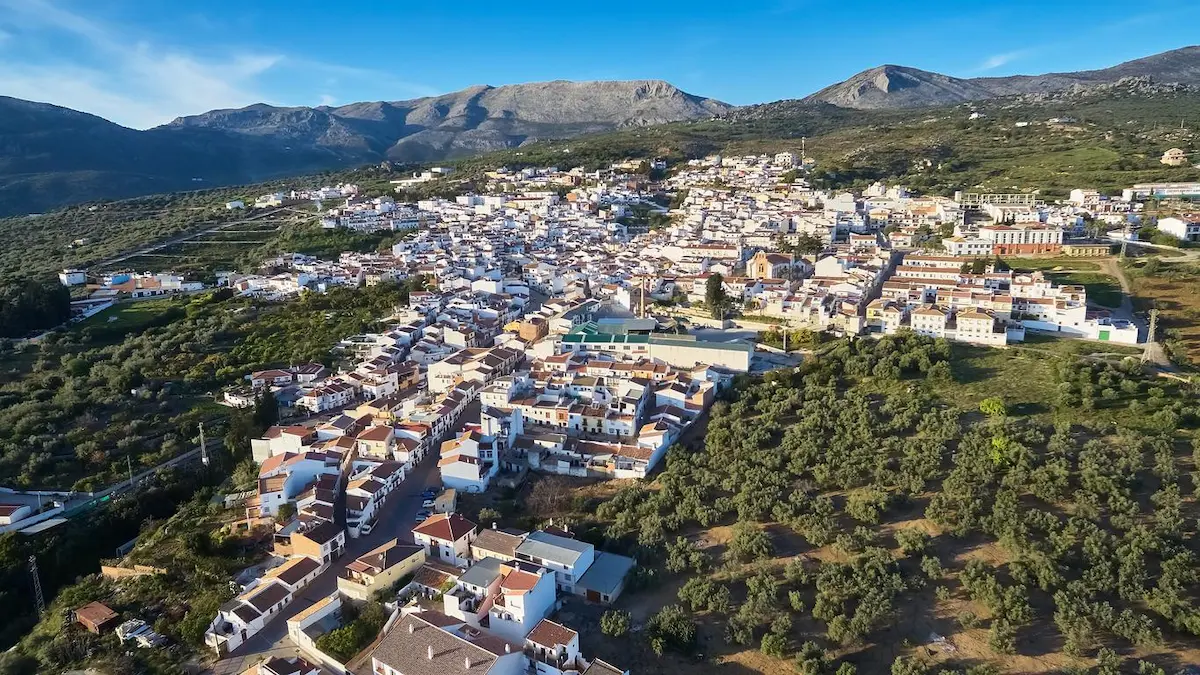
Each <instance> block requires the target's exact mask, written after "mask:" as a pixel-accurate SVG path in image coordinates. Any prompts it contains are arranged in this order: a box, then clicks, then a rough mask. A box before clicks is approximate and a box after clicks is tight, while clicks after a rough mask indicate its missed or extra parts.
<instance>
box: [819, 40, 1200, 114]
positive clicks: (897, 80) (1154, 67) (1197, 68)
mask: <svg viewBox="0 0 1200 675" xmlns="http://www.w3.org/2000/svg"><path fill="white" fill-rule="evenodd" d="M1131 77H1148V78H1150V79H1152V80H1154V81H1156V82H1172V83H1179V84H1188V85H1193V86H1196V85H1200V46H1196V47H1184V48H1182V49H1175V50H1172V51H1169V52H1163V53H1161V54H1155V55H1153V56H1147V57H1145V58H1141V59H1135V60H1133V61H1126V62H1125V63H1122V64H1119V65H1116V66H1113V67H1111V68H1104V69H1101V70H1083V71H1078V72H1072V73H1048V74H1045V75H1013V76H1011V77H976V78H958V77H951V76H949V75H942V74H940V73H931V72H929V71H926V70H918V69H916V68H908V67H905V66H894V65H883V66H878V67H876V68H871V69H868V70H864V71H862V72H861V73H858V74H856V75H853V76H851V77H850V78H849V79H847V80H845V81H842V82H838V83H837V84H834V85H830V86H828V87H826V88H824V89H822V90H820V91H818V92H816V93H815V94H812V95H810V96H808V97H806V98H805V99H804V100H805V101H809V102H823V103H832V104H833V105H836V106H839V107H843V108H857V109H864V110H873V109H880V108H914V107H922V106H934V105H953V104H958V103H966V102H969V101H979V100H983V99H989V98H998V97H1001V96H1013V95H1016V94H1040V93H1047V92H1052V91H1061V90H1064V89H1069V88H1071V87H1075V86H1081V85H1082V86H1088V85H1097V84H1108V83H1112V82H1117V81H1119V80H1122V79H1126V78H1131Z"/></svg>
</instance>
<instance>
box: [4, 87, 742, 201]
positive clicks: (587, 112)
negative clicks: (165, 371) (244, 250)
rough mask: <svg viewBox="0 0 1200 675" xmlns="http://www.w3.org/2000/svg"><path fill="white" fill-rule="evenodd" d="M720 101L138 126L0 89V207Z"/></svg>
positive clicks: (492, 107)
mask: <svg viewBox="0 0 1200 675" xmlns="http://www.w3.org/2000/svg"><path fill="white" fill-rule="evenodd" d="M729 108H730V106H728V105H726V104H724V103H721V102H719V101H713V100H711V99H704V98H700V97H696V96H692V95H691V94H687V93H684V92H682V91H680V90H679V89H676V88H675V87H673V86H671V85H669V84H667V83H665V82H656V81H634V82H545V83H537V84H522V85H513V86H508V87H472V88H470V89H466V90H463V91H461V92H456V93H453V94H447V95H445V96H437V97H432V98H425V99H416V100H412V101H397V102H391V103H388V102H375V103H355V104H352V105H347V106H342V107H339V108H276V107H272V106H268V105H263V104H259V105H253V106H250V107H247V108H242V109H238V110H216V111H212V112H208V113H204V114H202V115H197V116H194V117H184V118H180V119H177V120H175V121H174V122H172V123H170V124H167V125H164V126H161V127H157V128H154V129H149V130H146V131H136V130H133V129H127V128H125V127H122V126H120V125H117V124H114V123H112V122H109V121H107V120H104V119H101V118H99V117H96V116H94V115H88V114H86V113H81V112H77V111H74V110H69V109H67V108H61V107H58V106H53V105H48V104H44V103H33V102H30V101H23V100H20V99H14V98H0V215H13V214H21V213H30V212H39V211H45V210H48V209H52V208H55V207H58V206H62V205H65V204H70V203H76V202H81V201H88V200H94V199H119V198H123V197H131V196H137V195H144V194H150V193H158V192H171V191H178V190H192V189H197V188H206V187H219V186H223V185H231V184H239V183H249V182H255V181H262V180H267V179H271V178H275V177H279V176H285V175H293V176H294V175H299V174H303V173H311V172H315V171H320V170H323V169H331V168H339V167H345V166H354V165H360V164H366V163H374V162H378V161H380V160H382V159H390V160H395V161H401V162H410V161H438V160H443V159H446V158H448V157H456V156H462V155H466V154H473V153H480V152H487V151H491V150H496V149H499V148H508V147H514V146H517V145H520V144H522V143H526V142H530V141H534V140H537V139H545V138H566V137H573V136H578V135H581V134H588V133H596V132H601V131H607V130H611V129H615V128H618V127H625V126H632V125H648V124H661V123H664V122H672V121H678V120H688V119H697V118H705V117H710V116H713V115H716V114H720V113H723V112H726V111H728V110H729Z"/></svg>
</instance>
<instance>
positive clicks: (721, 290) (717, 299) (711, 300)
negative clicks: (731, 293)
mask: <svg viewBox="0 0 1200 675" xmlns="http://www.w3.org/2000/svg"><path fill="white" fill-rule="evenodd" d="M728 301H729V299H728V298H727V297H726V296H725V277H723V276H721V273H720V272H714V273H713V274H712V275H711V276H709V277H708V281H706V282H704V304H706V305H708V311H710V312H712V316H713V318H714V319H721V318H724V316H725V305H726V303H727V302H728Z"/></svg>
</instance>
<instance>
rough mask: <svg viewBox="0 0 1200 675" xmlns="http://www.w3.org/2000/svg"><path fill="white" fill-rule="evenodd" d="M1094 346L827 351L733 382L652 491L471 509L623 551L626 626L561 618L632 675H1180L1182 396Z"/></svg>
mask: <svg viewBox="0 0 1200 675" xmlns="http://www.w3.org/2000/svg"><path fill="white" fill-rule="evenodd" d="M1076 348H1078V351H1075V349H1076ZM1093 348H1095V347H1094V345H1093V346H1086V345H1083V344H1081V343H1079V344H1075V345H1072V344H1071V343H1069V342H1058V343H1053V342H1044V343H1039V344H1036V345H1029V346H1027V347H1019V348H1014V349H1011V350H989V349H986V348H979V347H971V346H967V345H962V344H951V343H946V342H944V341H934V340H930V339H927V338H921V337H917V336H907V337H902V336H887V337H884V338H882V339H881V340H878V341H876V340H859V341H855V342H848V341H838V342H835V343H831V344H829V345H827V346H825V347H823V348H821V349H820V350H818V353H817V354H814V355H813V356H812V357H811V358H808V359H806V360H805V362H804V364H803V366H802V367H801V368H799V369H797V371H798V372H795V373H786V374H785V373H782V372H776V373H772V374H769V375H767V376H766V377H765V378H762V379H751V378H746V379H744V380H740V381H739V382H738V383H737V384H735V385H734V387H733V388H732V390H731V391H730V392H728V393H727V394H726V395H725V396H724V397H723V398H724V400H723V401H720V402H718V403H716V404H714V406H713V408H712V410H711V412H710V414H709V417H708V420H707V430H706V433H705V434H704V435H703V436H701V435H700V434H696V435H695V436H691V437H689V436H685V437H684V438H683V439H681V441H680V445H678V446H675V447H673V448H672V449H671V450H670V451H669V452H668V455H667V459H666V462H665V464H666V466H665V468H664V469H663V470H662V471H661V472H660V473H658V474H657V475H656V476H654V477H653V479H652V480H648V481H627V482H624V483H623V484H620V485H616V484H613V483H606V484H599V485H597V484H595V483H589V482H586V481H583V480H572V479H567V478H561V477H544V476H543V477H534V478H532V479H531V482H532V485H531V486H530V487H528V488H527V489H524V490H522V491H520V492H518V493H516V494H514V495H505V496H504V497H501V498H498V499H493V500H491V501H489V502H486V503H487V506H488V508H490V509H492V510H493V511H494V512H495V513H499V514H500V515H501V517H500V518H499V521H500V524H501V526H502V527H503V526H521V527H534V526H537V525H538V524H541V523H545V522H547V521H548V520H550V519H553V522H555V523H570V524H571V526H572V531H573V532H574V534H575V536H576V537H577V538H578V539H581V540H584V541H592V542H603V544H604V545H605V546H606V547H608V548H607V550H610V551H614V552H620V553H624V554H627V555H634V556H636V557H637V559H638V562H639V568H638V570H637V572H636V574H635V575H634V576H633V578H631V579H630V580H629V581H628V582H627V585H626V591H625V595H624V596H622V597H621V598H620V600H619V601H618V604H617V608H616V611H620V612H628V615H627V616H626V618H627V619H628V621H627V623H626V624H625V625H627V626H639V627H640V628H638V629H636V630H631V631H629V632H628V633H625V634H621V633H620V632H618V631H615V630H612V629H611V626H613V625H620V623H619V622H614V621H612V620H611V617H610V618H609V621H607V622H606V621H605V619H604V618H603V610H601V609H599V608H597V609H594V610H590V611H589V609H588V608H583V609H578V610H577V609H575V608H574V607H572V608H571V609H572V611H574V612H575V614H574V615H573V616H572V619H573V621H574V622H575V623H573V624H572V626H573V627H576V626H578V627H579V630H580V633H581V634H582V636H583V638H582V639H583V644H584V649H585V650H586V651H588V652H590V653H595V654H597V656H599V657H600V658H604V659H610V660H614V661H616V660H617V659H621V661H620V662H621V663H622V664H624V665H626V666H627V667H629V668H630V669H631V671H633V672H638V673H643V674H646V675H658V674H660V673H661V674H666V673H678V672H688V673H696V674H698V675H709V674H712V675H716V674H718V673H731V672H732V673H745V674H749V673H762V674H764V675H765V674H770V675H776V674H782V673H804V674H806V675H832V674H833V673H837V674H838V675H847V674H851V675H852V674H854V673H864V674H866V673H870V674H875V673H888V672H891V673H893V675H901V674H903V675H927V674H932V673H942V674H945V675H949V674H951V673H963V672H966V673H974V674H977V675H982V674H995V673H1001V672H1004V673H1027V674H1028V673H1084V672H1087V673H1111V674H1113V675H1115V674H1116V673H1142V674H1145V675H1157V674H1164V675H1165V673H1180V672H1185V671H1183V670H1181V669H1180V667H1181V666H1182V665H1183V664H1189V663H1196V662H1197V661H1196V659H1197V657H1198V654H1197V651H1196V635H1197V633H1198V632H1200V623H1198V622H1197V617H1198V616H1200V615H1198V614H1197V610H1196V605H1195V598H1196V597H1197V596H1196V591H1197V590H1198V587H1197V584H1196V580H1197V577H1196V574H1195V571H1194V570H1195V567H1194V566H1195V559H1196V558H1195V555H1196V554H1195V550H1196V530H1195V528H1194V526H1193V523H1194V516H1195V504H1196V503H1195V495H1196V492H1195V489H1196V476H1197V474H1195V469H1196V461H1197V459H1198V458H1200V456H1198V455H1197V453H1195V452H1194V448H1195V445H1194V444H1193V438H1194V435H1195V426H1194V418H1192V417H1191V416H1192V415H1193V414H1194V411H1195V409H1196V408H1195V406H1196V403H1197V400H1196V398H1195V396H1194V395H1193V394H1191V393H1188V392H1187V391H1185V389H1184V388H1180V387H1178V386H1177V385H1175V384H1174V383H1171V382H1169V381H1164V380H1161V379H1159V378H1155V377H1153V376H1151V375H1148V374H1146V373H1144V372H1142V370H1141V368H1140V367H1139V365H1138V364H1137V362H1136V360H1134V359H1128V358H1126V359H1122V358H1121V357H1120V356H1119V355H1116V354H1109V355H1105V356H1103V357H1101V356H1095V357H1093V358H1087V359H1083V358H1079V357H1078V355H1079V354H1087V353H1089V352H1090V351H1091V349H1093ZM546 495H555V496H556V497H557V498H556V499H554V500H550V499H547V498H546V497H545V496H546ZM480 501H482V500H480ZM474 503H475V499H474V498H472V499H468V500H465V507H464V509H463V510H464V512H465V513H466V514H467V516H468V517H472V516H474V515H475V512H473V511H472V510H471V509H472V505H473V504H474ZM489 517H494V515H493V514H489ZM606 625H607V627H606ZM1097 662H1098V663H1099V664H1100V665H1101V667H1100V668H1099V669H1095V668H1094V666H1095V665H1096V664H1097ZM1139 662H1144V663H1145V665H1141V664H1140V663H1139Z"/></svg>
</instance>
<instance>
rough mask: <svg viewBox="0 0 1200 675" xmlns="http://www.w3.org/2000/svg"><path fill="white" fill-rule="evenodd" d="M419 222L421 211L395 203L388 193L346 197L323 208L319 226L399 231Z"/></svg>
mask: <svg viewBox="0 0 1200 675" xmlns="http://www.w3.org/2000/svg"><path fill="white" fill-rule="evenodd" d="M420 225H421V212H420V211H418V210H417V209H416V208H413V207H412V206H405V205H397V204H396V200H394V199H392V198H391V197H388V196H386V195H385V196H383V197H375V198H373V199H365V198H362V199H360V198H358V197H349V198H347V199H346V201H345V203H344V204H342V205H340V206H336V207H334V208H331V209H329V210H328V211H326V213H325V215H324V217H322V218H321V227H323V228H325V229H327V230H332V229H336V228H339V227H340V228H345V229H348V230H354V231H356V232H380V231H385V232H401V231H405V230H415V229H417V228H418V227H420Z"/></svg>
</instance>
